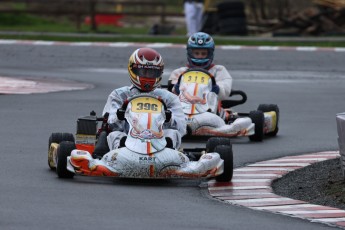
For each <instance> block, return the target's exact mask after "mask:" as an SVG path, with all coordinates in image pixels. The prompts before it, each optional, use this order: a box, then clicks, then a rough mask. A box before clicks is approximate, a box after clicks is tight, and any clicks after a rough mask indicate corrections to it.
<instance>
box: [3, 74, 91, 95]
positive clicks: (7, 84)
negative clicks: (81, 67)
mask: <svg viewBox="0 0 345 230" xmlns="http://www.w3.org/2000/svg"><path fill="white" fill-rule="evenodd" d="M90 88H93V85H90V84H85V83H80V82H75V81H67V80H62V79H35V80H31V79H24V78H9V77H1V76H0V94H33V93H48V92H58V91H70V90H83V89H90Z"/></svg>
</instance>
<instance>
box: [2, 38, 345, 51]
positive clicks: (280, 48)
mask: <svg viewBox="0 0 345 230" xmlns="http://www.w3.org/2000/svg"><path fill="white" fill-rule="evenodd" d="M0 45H38V46H54V45H59V46H99V47H120V48H121V47H122V48H123V47H132V46H135V47H150V48H186V45H184V44H172V43H138V42H59V41H31V40H8V39H3V40H0ZM217 49H222V50H261V51H306V52H314V51H328V52H345V48H342V47H289V46H233V45H219V46H217Z"/></svg>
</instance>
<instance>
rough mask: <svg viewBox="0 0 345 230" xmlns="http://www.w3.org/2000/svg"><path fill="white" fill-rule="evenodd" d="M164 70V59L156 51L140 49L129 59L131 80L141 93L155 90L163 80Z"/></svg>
mask: <svg viewBox="0 0 345 230" xmlns="http://www.w3.org/2000/svg"><path fill="white" fill-rule="evenodd" d="M163 70H164V62H163V58H162V56H161V55H160V54H159V53H158V52H157V51H156V50H154V49H151V48H139V49H137V50H135V51H134V52H133V54H132V55H131V56H130V58H129V62H128V73H129V79H130V80H131V82H132V84H133V85H134V86H135V87H136V88H138V89H139V90H140V91H144V92H149V91H152V90H154V89H155V88H156V87H157V86H158V85H159V83H160V81H161V80H162V74H163Z"/></svg>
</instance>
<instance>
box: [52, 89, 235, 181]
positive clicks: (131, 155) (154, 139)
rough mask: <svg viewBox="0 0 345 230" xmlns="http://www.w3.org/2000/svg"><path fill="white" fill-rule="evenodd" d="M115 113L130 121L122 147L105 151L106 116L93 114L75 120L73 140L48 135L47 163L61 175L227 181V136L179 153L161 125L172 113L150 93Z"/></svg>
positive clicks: (230, 167)
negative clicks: (204, 146)
mask: <svg viewBox="0 0 345 230" xmlns="http://www.w3.org/2000/svg"><path fill="white" fill-rule="evenodd" d="M117 116H118V118H119V119H120V120H124V119H125V120H126V121H127V123H128V125H129V132H128V135H127V138H126V140H125V143H124V146H123V147H119V148H118V149H115V150H111V151H109V148H108V147H107V145H106V141H105V140H106V136H107V133H108V132H109V126H108V123H107V115H105V116H103V117H100V118H98V117H97V116H96V114H95V113H94V112H92V113H90V116H85V117H81V118H79V119H78V122H77V132H76V135H75V136H76V138H74V135H73V134H70V133H52V134H51V136H50V138H49V150H48V165H49V167H50V168H51V169H52V170H56V172H57V175H58V177H60V178H72V177H73V176H74V175H82V176H104V177H121V178H149V179H150V178H151V179H166V178H190V179H191V178H213V177H215V179H216V181H222V182H227V181H230V180H231V178H232V174H233V152H232V146H231V143H230V140H229V139H228V138H210V139H209V140H208V142H207V144H206V148H204V149H202V148H199V149H184V150H183V152H182V151H178V150H176V149H173V148H169V147H168V146H167V139H166V138H165V137H164V130H163V128H162V127H163V123H164V122H166V121H168V120H170V118H171V113H170V111H169V110H167V108H166V105H165V104H164V102H163V101H161V100H160V99H159V98H156V97H154V96H149V95H139V96H135V97H132V98H129V99H128V100H127V101H126V102H125V103H124V105H123V106H122V108H120V109H119V110H118V111H117ZM99 123H101V125H99Z"/></svg>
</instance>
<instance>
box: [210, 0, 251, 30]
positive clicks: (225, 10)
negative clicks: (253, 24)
mask: <svg viewBox="0 0 345 230" xmlns="http://www.w3.org/2000/svg"><path fill="white" fill-rule="evenodd" d="M217 12H218V30H219V31H218V32H219V34H221V35H247V21H246V14H245V5H244V3H243V2H241V1H224V2H221V3H219V4H218V5H217Z"/></svg>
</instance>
